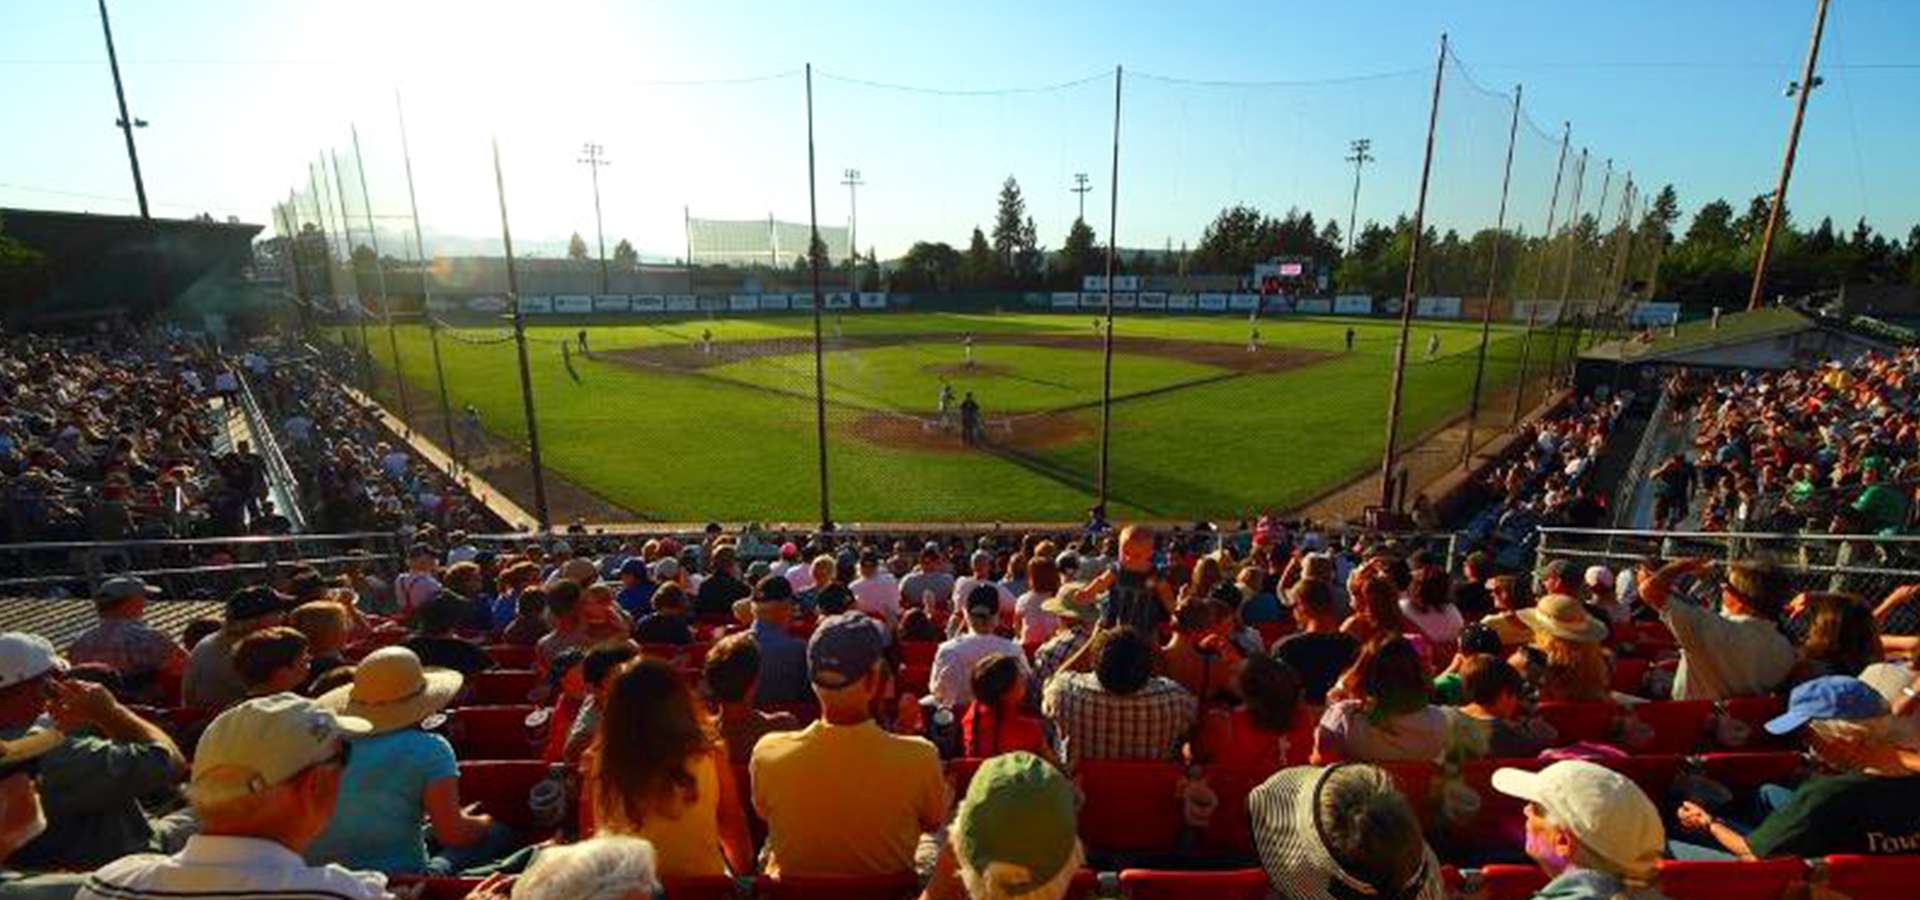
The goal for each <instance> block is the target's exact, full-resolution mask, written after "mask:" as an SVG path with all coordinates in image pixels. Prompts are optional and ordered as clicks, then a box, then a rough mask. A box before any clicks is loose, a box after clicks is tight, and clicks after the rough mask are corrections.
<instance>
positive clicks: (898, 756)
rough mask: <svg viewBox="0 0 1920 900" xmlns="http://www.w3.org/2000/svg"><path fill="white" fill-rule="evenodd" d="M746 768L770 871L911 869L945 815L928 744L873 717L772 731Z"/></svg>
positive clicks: (935, 758)
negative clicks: (924, 841)
mask: <svg viewBox="0 0 1920 900" xmlns="http://www.w3.org/2000/svg"><path fill="white" fill-rule="evenodd" d="M749 771H750V772H751V773H752V781H753V808H754V809H755V810H756V811H758V812H759V813H760V818H762V819H764V820H766V823H767V845H766V849H767V871H768V873H769V874H786V875H821V876H859V875H896V874H899V873H901V872H911V871H913V852H914V848H915V846H916V845H917V844H918V843H919V840H920V835H921V834H922V833H923V832H929V831H933V830H934V829H936V828H938V827H940V823H941V822H942V821H944V820H945V819H946V815H947V781H946V777H945V775H944V774H943V773H942V771H941V768H940V754H939V752H938V751H936V750H935V749H934V747H933V744H931V743H928V742H927V741H926V740H925V739H923V738H917V737H900V736H897V735H892V734H888V733H887V732H885V731H882V730H881V729H880V727H879V726H878V725H875V724H874V723H873V722H872V721H871V720H869V721H866V722H862V723H860V724H858V725H829V724H827V722H826V721H824V720H822V721H817V722H814V723H813V724H812V725H809V726H807V727H806V728H805V729H802V730H800V731H784V732H775V733H772V734H769V735H767V736H766V737H763V738H761V739H760V743H758V744H756V745H754V748H753V761H752V763H751V764H750V766H749ZM665 856H666V850H665V849H664V848H662V850H661V858H662V859H664V858H665Z"/></svg>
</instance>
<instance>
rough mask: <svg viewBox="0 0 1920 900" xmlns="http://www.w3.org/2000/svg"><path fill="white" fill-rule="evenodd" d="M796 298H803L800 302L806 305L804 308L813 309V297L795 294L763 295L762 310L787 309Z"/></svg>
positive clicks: (761, 297) (761, 296) (761, 299)
mask: <svg viewBox="0 0 1920 900" xmlns="http://www.w3.org/2000/svg"><path fill="white" fill-rule="evenodd" d="M796 297H800V298H801V300H800V302H801V303H802V304H806V306H805V307H804V308H806V309H812V308H813V306H812V305H811V304H812V303H813V298H812V297H807V296H804V295H794V294H761V295H760V308H761V309H763V310H764V309H786V308H787V307H788V306H790V305H792V303H793V301H794V299H795V298H796Z"/></svg>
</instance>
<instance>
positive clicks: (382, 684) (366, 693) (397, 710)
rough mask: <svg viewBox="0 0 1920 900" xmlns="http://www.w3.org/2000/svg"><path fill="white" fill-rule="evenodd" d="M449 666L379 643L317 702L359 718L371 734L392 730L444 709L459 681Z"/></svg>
mask: <svg viewBox="0 0 1920 900" xmlns="http://www.w3.org/2000/svg"><path fill="white" fill-rule="evenodd" d="M465 680H466V679H465V678H463V677H462V676H461V675H460V673H459V672H455V671H453V670H451V669H429V668H426V667H425V666H422V665H421V664H420V657H418V656H416V655H414V652H413V651H412V650H408V649H407V648H405V647H382V648H381V649H379V650H375V651H373V652H372V653H369V654H367V656H366V658H365V659H362V660H360V664H359V665H357V666H354V667H353V683H352V684H344V685H341V686H340V687H337V688H334V689H333V690H331V691H328V692H327V693H325V694H322V695H321V696H320V699H319V703H320V705H321V706H323V707H325V708H327V709H328V710H331V711H333V712H335V713H338V714H341V715H344V716H348V717H350V718H356V719H365V720H367V721H368V722H369V723H371V724H372V725H373V731H372V733H373V734H385V733H387V732H389V731H398V730H400V729H402V728H408V727H411V726H413V725H417V724H419V723H420V720H422V719H425V718H426V717H428V716H430V715H433V714H434V713H437V712H439V711H440V710H442V709H445V708H446V706H447V704H448V703H450V702H452V701H453V696H454V695H455V694H458V693H459V692H460V686H461V684H463V683H464V682H465Z"/></svg>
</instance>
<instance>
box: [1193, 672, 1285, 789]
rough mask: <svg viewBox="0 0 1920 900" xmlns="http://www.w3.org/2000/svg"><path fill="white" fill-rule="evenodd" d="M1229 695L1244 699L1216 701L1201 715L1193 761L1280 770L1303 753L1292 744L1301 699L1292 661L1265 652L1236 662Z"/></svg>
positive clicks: (1194, 742) (1195, 738)
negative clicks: (1220, 703) (1227, 702)
mask: <svg viewBox="0 0 1920 900" xmlns="http://www.w3.org/2000/svg"><path fill="white" fill-rule="evenodd" d="M1229 696H1232V697H1236V698H1238V701H1239V702H1237V703H1235V704H1234V705H1232V706H1215V707H1213V708H1211V709H1209V710H1207V712H1206V714H1205V715H1203V716H1201V719H1200V729H1199V732H1198V733H1197V734H1196V735H1195V737H1194V741H1193V761H1194V762H1196V763H1200V764H1203V765H1209V766H1248V767H1266V768H1270V769H1280V768H1284V767H1285V766H1286V765H1287V764H1288V762H1289V761H1290V760H1292V759H1294V758H1296V757H1298V756H1303V755H1304V753H1303V752H1296V750H1295V748H1293V747H1290V746H1288V741H1289V738H1290V736H1291V735H1292V734H1293V731H1294V726H1295V724H1296V723H1297V722H1298V720H1299V716H1300V698H1301V683H1300V676H1299V675H1298V674H1297V673H1295V672H1294V671H1293V667H1292V666H1289V665H1287V664H1286V663H1284V662H1281V661H1279V660H1277V659H1274V658H1273V657H1271V656H1266V655H1264V654H1256V655H1253V656H1248V657H1246V658H1244V659H1241V660H1240V661H1239V662H1238V663H1236V664H1235V665H1234V669H1233V690H1232V692H1231V694H1230V695H1229ZM1305 749H1306V748H1300V750H1301V751H1304V750H1305Z"/></svg>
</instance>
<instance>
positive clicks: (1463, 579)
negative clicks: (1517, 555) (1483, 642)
mask: <svg viewBox="0 0 1920 900" xmlns="http://www.w3.org/2000/svg"><path fill="white" fill-rule="evenodd" d="M1492 569H1493V560H1492V559H1491V558H1490V557H1488V556H1487V554H1486V551H1484V550H1475V551H1473V552H1472V553H1469V554H1467V558H1466V559H1465V560H1464V561H1462V562H1461V564H1460V582H1459V583H1458V584H1455V585H1454V586H1453V605H1454V607H1455V608H1457V609H1459V610H1460V615H1461V616H1462V617H1463V618H1465V619H1466V620H1467V621H1469V622H1478V621H1480V619H1481V618H1483V617H1485V616H1487V615H1488V614H1490V613H1492V612H1493V610H1494V607H1493V590H1492V588H1491V587H1489V586H1488V584H1487V582H1488V581H1489V577H1488V576H1489V575H1491V574H1492Z"/></svg>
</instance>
